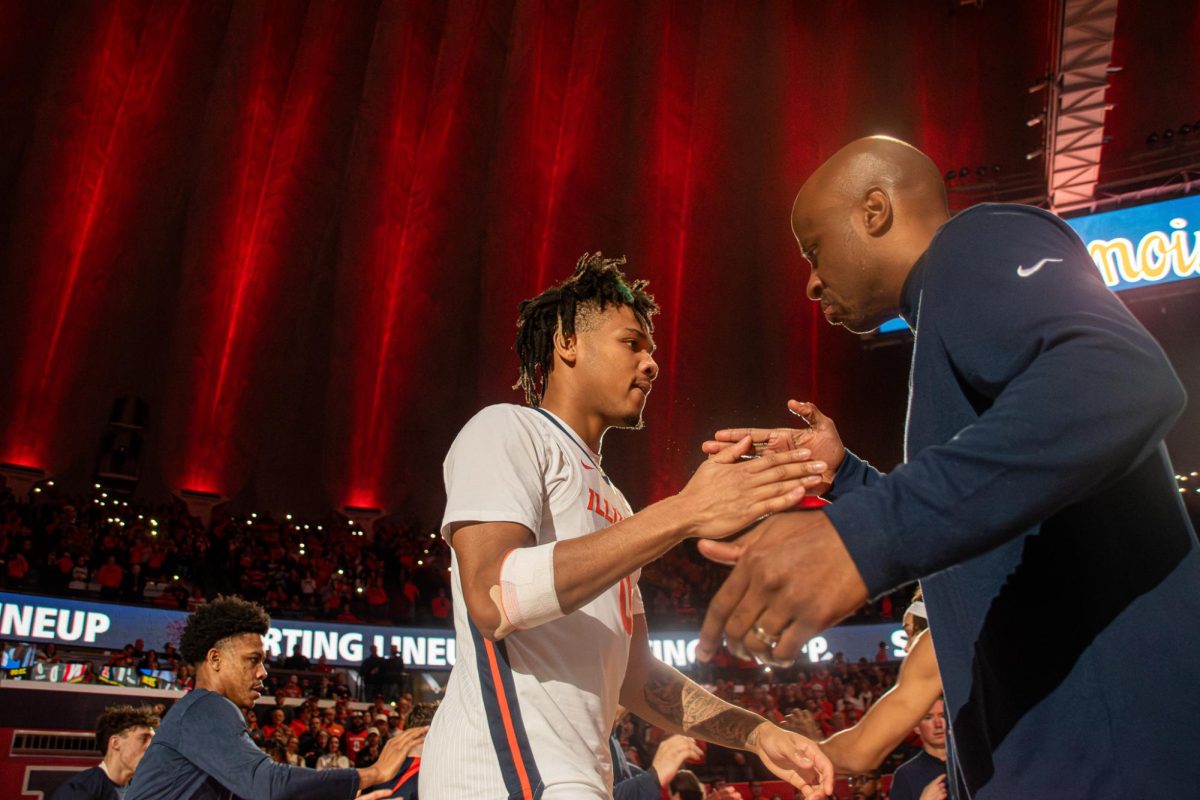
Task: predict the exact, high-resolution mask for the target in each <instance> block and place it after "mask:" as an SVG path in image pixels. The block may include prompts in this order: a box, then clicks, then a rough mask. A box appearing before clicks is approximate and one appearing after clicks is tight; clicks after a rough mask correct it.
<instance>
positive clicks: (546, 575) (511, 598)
mask: <svg viewBox="0 0 1200 800" xmlns="http://www.w3.org/2000/svg"><path fill="white" fill-rule="evenodd" d="M556 544H558V542H550V543H549V544H540V545H538V546H536V547H517V548H514V549H513V550H510V551H509V552H508V555H506V556H505V557H504V562H503V563H502V564H501V565H500V585H499V586H493V587H492V589H491V597H492V601H493V602H494V603H495V604H496V606H497V607H498V608H499V609H500V627H499V628H497V629H496V633H495V638H496V639H503V638H504V637H505V636H507V635H508V634H510V633H512V632H513V631H523V630H528V629H529V628H536V627H537V626H538V625H545V624H546V623H547V622H552V621H554V620H556V619H558V618H559V617H561V616H563V610H562V607H561V606H559V604H558V592H557V590H555V588H554V546H555V545H556Z"/></svg>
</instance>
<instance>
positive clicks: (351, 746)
mask: <svg viewBox="0 0 1200 800" xmlns="http://www.w3.org/2000/svg"><path fill="white" fill-rule="evenodd" d="M343 738H345V740H346V753H347V755H349V756H350V757H351V758H358V753H359V751H360V750H362V749H363V747H364V746H366V743H367V721H366V718H365V716H364V715H363V712H361V711H355V712H353V713H352V714H351V715H350V720H349V722H347V723H346V735H345V736H344V737H343Z"/></svg>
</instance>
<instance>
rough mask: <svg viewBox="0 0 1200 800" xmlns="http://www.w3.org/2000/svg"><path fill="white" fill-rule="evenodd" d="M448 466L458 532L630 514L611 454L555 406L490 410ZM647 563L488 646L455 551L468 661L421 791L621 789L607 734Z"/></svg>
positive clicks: (462, 653)
mask: <svg viewBox="0 0 1200 800" xmlns="http://www.w3.org/2000/svg"><path fill="white" fill-rule="evenodd" d="M444 475H445V481H446V497H447V500H446V513H445V516H444V517H443V519H442V535H443V536H446V537H449V535H450V530H451V527H452V526H453V525H454V524H455V523H458V522H468V521H473V522H515V523H519V524H521V525H524V526H525V527H526V528H528V529H529V530H530V531H532V532H533V533H534V535H535V536H536V538H537V544H546V543H549V542H553V541H565V540H567V539H574V538H577V537H580V536H585V535H587V534H589V533H593V532H595V531H598V530H602V529H604V528H606V527H608V526H610V525H613V524H614V523H616V522H618V521H620V520H621V519H624V518H625V517H627V516H629V515H630V514H631V513H632V512H631V511H630V508H629V504H628V503H627V502H626V501H625V498H624V497H623V496H622V495H621V493H620V491H618V490H617V488H616V487H615V486H613V485H612V483H611V482H610V481H609V480H608V478H607V476H606V475H605V474H604V472H603V470H602V469H601V468H600V457H599V456H598V455H597V454H595V453H593V452H591V450H589V449H588V447H587V445H586V444H584V442H583V440H581V439H580V438H579V437H578V436H577V435H576V434H575V433H574V432H573V431H571V430H570V428H568V427H567V425H566V424H565V423H564V422H563V421H562V420H560V419H558V418H557V417H555V416H554V415H553V414H550V413H549V412H547V411H545V410H543V409H534V408H527V407H523V406H516V405H495V406H489V407H488V408H485V409H483V410H482V411H480V412H479V413H478V414H476V415H475V417H474V418H472V419H471V421H470V422H468V423H467V425H466V427H464V428H463V429H462V431H461V432H460V433H459V435H458V438H457V439H455V441H454V445H453V446H452V447H451V448H450V453H449V455H447V456H446V461H445V464H444ZM640 572H641V571H640V570H638V571H637V572H635V573H634V574H633V575H630V576H629V577H628V578H626V579H624V580H622V581H620V582H619V583H618V584H617V585H615V586H613V587H612V588H610V589H608V590H607V591H605V592H604V593H603V594H601V595H600V596H599V597H597V598H596V599H594V600H592V602H590V603H588V604H587V605H585V606H583V607H582V608H580V609H579V610H578V611H575V612H574V613H571V614H568V615H567V616H565V617H562V618H560V619H557V620H554V621H553V622H550V623H547V624H545V625H541V626H538V627H536V628H532V629H530V630H525V631H517V632H516V633H512V634H510V635H509V636H507V637H506V638H505V639H504V640H503V641H501V642H490V641H488V640H486V639H484V638H483V637H482V636H481V635H480V633H479V631H478V630H477V629H476V628H475V627H474V625H473V624H472V623H471V620H470V618H469V616H468V615H467V610H466V603H465V602H464V600H463V591H462V583H461V576H460V574H459V570H458V563H457V560H456V559H453V558H452V564H451V583H452V589H453V597H454V628H455V637H456V640H457V661H456V663H455V664H454V669H453V671H452V672H451V674H450V682H449V685H448V687H447V689H446V697H445V699H444V700H443V701H442V704H441V707H440V708H439V709H438V712H437V714H436V716H435V717H434V720H433V725H432V728H431V729H430V731H429V735H428V737H427V738H426V740H425V747H424V751H423V754H422V759H421V761H422V763H421V773H420V789H419V792H420V795H421V798H422V800H443V798H444V799H445V800H451V798H453V799H454V800H459V799H460V798H473V799H476V798H478V800H489V799H491V798H496V799H497V800H499V799H500V798H523V799H526V800H532V798H538V797H546V798H567V797H571V798H608V797H611V794H612V763H611V760H610V756H609V749H608V737H609V732H610V730H611V729H612V724H613V717H614V715H615V713H616V707H617V702H618V696H619V693H620V689H621V683H622V682H623V680H624V678H625V668H626V664H627V663H628V660H629V646H630V637H631V635H632V632H633V617H634V615H635V614H641V613H643V610H642V598H641V594H640V593H639V592H638V589H637V580H638V575H639V574H640Z"/></svg>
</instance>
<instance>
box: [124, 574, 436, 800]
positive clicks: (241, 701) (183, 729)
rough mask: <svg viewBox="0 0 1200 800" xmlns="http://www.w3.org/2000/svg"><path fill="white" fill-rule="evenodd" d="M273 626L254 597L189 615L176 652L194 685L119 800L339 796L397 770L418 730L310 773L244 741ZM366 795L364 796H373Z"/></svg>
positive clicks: (219, 602)
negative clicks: (363, 759) (366, 761)
mask: <svg viewBox="0 0 1200 800" xmlns="http://www.w3.org/2000/svg"><path fill="white" fill-rule="evenodd" d="M270 624H271V618H270V617H269V616H267V612H266V611H264V610H263V608H262V606H259V605H258V604H257V603H251V602H247V601H246V600H243V599H241V598H240V597H217V598H216V599H215V600H213V601H212V602H210V603H205V604H204V605H202V606H200V608H198V609H197V610H196V612H195V613H194V614H192V615H191V616H190V617H188V621H187V626H186V627H185V628H184V631H183V637H182V639H181V640H180V643H179V650H180V653H181V655H182V656H183V659H184V661H185V662H186V663H188V664H192V665H194V666H195V669H196V688H195V689H193V690H192V691H191V692H189V693H188V694H187V695H185V696H184V697H183V698H182V699H180V700H179V701H178V702H176V703H175V705H174V706H172V707H171V710H170V711H169V712H167V715H166V717H164V718H163V721H162V725H161V727H160V728H159V730H158V735H157V736H156V737H155V739H154V742H153V743H152V744H151V745H150V747H149V749H148V750H147V751H146V756H145V758H143V759H142V764H141V767H140V768H139V769H138V771H137V772H136V773H135V774H134V779H133V783H132V784H131V785H130V787H129V794H128V795H127V796H126V798H125V800H227V799H228V798H230V797H237V798H246V799H247V800H249V799H250V798H253V800H273V799H275V798H299V797H303V798H305V800H322V798H328V800H346V799H347V798H351V797H354V796H355V795H356V794H357V793H358V790H359V787H360V786H370V785H372V784H375V783H381V782H382V781H384V780H387V779H388V778H391V777H392V776H393V775H395V774H396V771H397V770H398V769H399V767H400V764H401V762H403V761H404V759H405V757H406V756H407V755H408V748H409V747H411V746H412V745H414V744H417V743H418V742H420V740H421V738H422V737H423V736H424V733H425V730H424V729H423V728H419V729H416V730H413V731H405V732H404V733H403V734H401V735H400V736H397V737H395V738H394V739H392V740H391V741H389V742H388V743H387V746H386V747H384V748H383V751H382V752H381V753H380V756H379V760H378V761H377V762H375V764H374V765H372V766H370V767H366V768H364V769H331V770H324V771H314V770H310V769H306V768H303V767H293V766H290V765H287V764H278V763H275V762H274V761H272V760H271V757H270V756H268V755H267V754H266V753H264V752H263V751H262V750H260V749H259V748H258V747H256V746H255V745H254V742H253V741H251V739H250V736H249V734H248V733H247V732H246V719H245V717H244V716H243V711H244V710H246V709H250V708H253V707H254V702H255V701H256V700H257V699H258V698H259V697H260V696H261V695H262V690H263V683H262V681H263V678H265V677H266V676H267V669H266V666H265V664H266V655H267V654H266V648H265V647H264V646H263V636H265V635H266V633H267V631H268V629H269V627H270ZM385 796H386V792H383V791H380V792H372V793H370V794H368V795H364V796H363V798H362V800H379V799H380V798H383V797H385Z"/></svg>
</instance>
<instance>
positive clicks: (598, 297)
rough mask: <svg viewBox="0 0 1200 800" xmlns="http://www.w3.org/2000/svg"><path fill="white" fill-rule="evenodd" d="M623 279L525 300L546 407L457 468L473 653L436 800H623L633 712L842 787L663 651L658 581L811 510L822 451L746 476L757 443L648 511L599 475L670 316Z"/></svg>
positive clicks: (522, 337) (481, 417) (462, 437)
mask: <svg viewBox="0 0 1200 800" xmlns="http://www.w3.org/2000/svg"><path fill="white" fill-rule="evenodd" d="M622 264H624V259H615V260H614V259H604V258H602V257H601V256H600V254H599V253H597V254H595V255H585V256H584V257H583V258H581V259H580V260H579V263H578V264H577V266H576V268H575V272H574V274H573V275H572V276H571V278H569V279H568V280H566V281H564V282H563V283H561V284H559V285H557V286H554V287H551V288H549V289H547V290H546V291H544V292H542V293H541V294H539V295H538V296H537V297H534V298H532V299H530V300H527V301H525V302H524V303H522V304H521V306H520V312H519V317H518V322H517V338H516V352H517V356H518V358H519V360H520V376H519V380H518V384H517V385H518V386H519V387H520V388H522V389H524V391H525V396H526V400H527V402H528V405H527V406H516V405H495V406H490V407H488V408H485V409H483V410H482V411H481V412H479V413H478V414H477V415H476V416H475V417H474V418H473V419H472V420H471V421H470V422H468V423H467V425H466V427H464V428H463V430H462V431H461V432H460V433H459V435H458V437H457V439H456V440H455V442H454V445H453V447H452V448H451V449H450V453H449V455H447V457H446V461H445V465H444V472H445V480H446V493H447V504H446V512H445V515H444V517H443V521H442V535H443V536H444V537H445V538H446V540H447V541H448V542H449V544H450V546H451V549H452V569H451V572H452V575H451V578H452V588H453V596H454V617H455V620H454V621H455V631H456V636H457V647H458V650H457V653H458V658H457V662H456V663H455V666H454V670H453V672H452V673H451V676H450V682H449V685H448V687H447V690H446V696H445V699H444V700H443V701H442V706H441V709H440V710H439V712H438V715H437V717H436V718H435V719H434V722H433V725H432V729H431V733H430V738H429V741H428V742H427V744H426V746H425V751H424V765H423V767H422V769H421V783H420V791H421V796H422V798H423V800H438V799H439V798H460V797H472V798H500V797H520V798H535V797H546V798H561V797H571V798H582V797H588V798H607V797H610V796H611V793H612V764H611V761H610V757H609V755H608V747H607V741H608V732H609V726H610V724H611V721H612V719H613V716H614V713H615V710H616V707H617V704H618V702H619V703H620V704H622V705H624V706H626V707H627V708H628V709H629V710H630V711H633V712H634V713H636V714H637V715H638V716H640V717H642V718H643V719H645V720H647V721H649V722H651V723H653V724H655V725H658V726H660V727H662V728H664V729H666V730H668V731H670V732H673V733H683V734H685V735H688V736H693V737H697V738H702V739H706V740H708V741H710V742H715V743H717V744H720V745H723V746H726V747H732V748H739V749H743V750H750V751H753V752H755V753H757V754H759V755H760V756H761V757H762V758H763V760H764V762H765V763H766V764H767V765H768V767H770V768H771V769H772V770H773V771H774V772H775V773H776V774H777V775H779V776H780V777H783V778H784V779H787V780H790V781H791V782H792V783H793V784H795V785H796V786H798V787H803V790H804V791H805V793H806V796H812V797H816V796H822V794H823V793H828V792H830V791H832V779H833V774H832V768H831V767H830V765H829V763H828V760H827V759H825V757H824V755H823V754H821V753H820V751H819V750H818V749H817V748H816V746H815V744H814V743H812V742H811V741H810V740H808V739H805V738H804V737H802V736H799V735H798V734H794V733H791V732H788V731H784V730H783V729H781V728H779V727H777V726H775V725H773V724H772V723H769V722H767V721H766V720H764V719H763V718H762V717H759V716H758V715H756V714H752V713H750V712H748V711H745V710H743V709H740V708H736V707H734V706H731V705H729V704H728V703H725V702H724V701H722V700H720V699H718V698H716V697H714V696H713V695H712V694H710V693H709V692H707V691H705V690H704V689H702V688H701V687H700V686H698V685H696V684H695V683H693V682H692V681H690V680H689V679H687V678H686V677H684V676H683V675H682V674H680V673H679V672H678V671H676V670H674V669H672V668H671V667H668V666H667V665H666V664H664V663H662V662H661V661H659V660H657V659H655V658H654V656H653V655H652V654H651V652H650V646H649V640H648V638H647V634H646V623H645V615H644V612H643V609H642V602H641V594H640V592H639V591H638V589H637V579H638V575H639V574H640V571H641V568H642V566H643V565H645V564H647V563H649V562H651V561H653V560H654V559H656V558H658V557H659V556H661V555H662V554H664V553H665V552H667V550H669V549H671V548H672V547H674V546H675V545H676V544H679V543H680V542H682V541H684V540H685V539H688V538H696V537H713V538H716V537H724V536H728V535H729V534H731V533H733V532H735V531H738V530H741V529H742V528H744V527H746V526H747V525H749V524H750V523H751V522H753V521H754V520H755V519H757V518H759V517H761V516H763V515H764V514H769V513H772V512H776V511H781V510H784V509H787V508H790V507H792V506H794V505H795V504H796V503H798V502H799V501H800V500H801V499H802V498H803V496H804V492H805V487H806V486H807V485H809V484H808V482H811V481H812V480H813V479H814V476H817V475H819V473H820V472H821V471H822V470H823V469H824V466H825V465H823V464H819V463H818V464H812V463H810V461H809V454H808V453H807V452H804V451H798V452H788V453H782V454H771V455H768V456H766V457H764V458H762V459H755V460H750V461H745V462H743V461H741V456H742V455H745V454H747V453H748V452H749V451H750V441H749V438H748V437H747V439H746V441H744V442H742V443H740V444H739V446H737V447H735V448H731V449H730V450H729V451H728V453H726V454H725V455H723V456H719V457H716V458H713V459H710V460H709V461H708V462H706V463H705V464H703V465H702V466H701V467H700V468H699V469H698V470H697V471H696V473H695V474H694V475H693V476H692V478H691V480H690V481H689V482H688V484H687V486H685V487H684V489H683V491H681V492H680V493H679V494H678V495H675V496H674V497H669V498H667V499H665V500H662V501H660V502H658V503H655V504H653V505H651V506H649V507H648V508H646V509H644V510H642V511H641V512H639V513H638V514H633V513H632V510H631V509H630V507H629V504H628V503H627V502H626V500H625V498H624V496H623V495H622V494H621V492H620V491H619V490H617V488H616V486H615V485H614V484H613V482H612V481H611V480H610V479H609V477H608V475H607V474H606V473H605V471H604V469H603V467H602V466H601V458H600V449H601V440H602V439H603V437H604V434H605V432H606V431H607V430H608V429H609V428H614V427H620V428H639V427H641V424H642V410H643V408H644V406H645V404H646V398H647V396H648V395H649V393H650V388H651V385H652V383H653V381H654V379H655V378H656V377H657V375H658V365H657V364H656V363H655V361H654V358H653V355H652V353H653V351H654V339H653V330H654V328H653V325H652V322H651V320H652V317H653V316H654V314H655V313H656V312H657V311H658V306H657V305H656V304H655V303H654V299H653V298H652V297H651V296H650V295H649V294H648V293H647V292H646V282H645V281H632V282H631V281H627V280H626V279H625V276H624V275H623V273H622V272H621V269H620V266H621V265H622ZM816 479H818V480H819V477H817V478H816ZM806 481H807V482H806Z"/></svg>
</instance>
